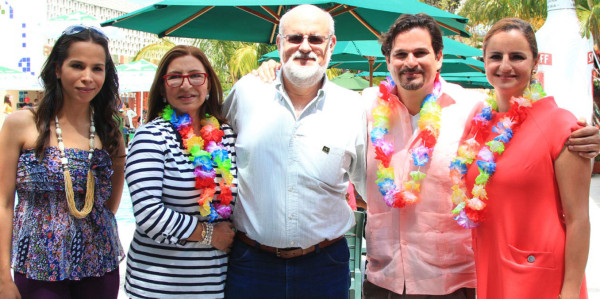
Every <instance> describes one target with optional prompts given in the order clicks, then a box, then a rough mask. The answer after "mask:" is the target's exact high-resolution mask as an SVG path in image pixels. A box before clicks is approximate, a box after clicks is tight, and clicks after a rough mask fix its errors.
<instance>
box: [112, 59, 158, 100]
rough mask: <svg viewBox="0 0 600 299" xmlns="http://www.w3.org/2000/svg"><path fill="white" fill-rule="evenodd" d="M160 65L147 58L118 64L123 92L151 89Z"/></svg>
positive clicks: (120, 87)
mask: <svg viewBox="0 0 600 299" xmlns="http://www.w3.org/2000/svg"><path fill="white" fill-rule="evenodd" d="M157 68H158V67H157V66H156V65H154V64H152V63H150V62H148V61H146V60H143V59H142V60H138V61H133V62H130V63H126V64H121V65H119V66H117V73H118V74H119V90H120V91H121V92H135V91H149V90H150V87H151V86H152V82H153V81H154V75H155V74H156V69H157Z"/></svg>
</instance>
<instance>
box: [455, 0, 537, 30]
mask: <svg viewBox="0 0 600 299" xmlns="http://www.w3.org/2000/svg"><path fill="white" fill-rule="evenodd" d="M546 11H547V10H546V1H545V0H542V1H539V0H467V1H466V2H465V3H464V5H463V7H462V9H461V10H460V11H459V12H458V14H459V15H461V16H463V17H466V18H469V23H470V24H471V25H477V24H482V25H491V24H494V23H496V22H497V21H499V20H501V19H503V18H507V17H517V18H521V19H523V20H527V21H528V22H530V23H531V24H532V25H533V26H534V27H535V28H539V27H541V26H542V24H543V23H544V19H545V18H546Z"/></svg>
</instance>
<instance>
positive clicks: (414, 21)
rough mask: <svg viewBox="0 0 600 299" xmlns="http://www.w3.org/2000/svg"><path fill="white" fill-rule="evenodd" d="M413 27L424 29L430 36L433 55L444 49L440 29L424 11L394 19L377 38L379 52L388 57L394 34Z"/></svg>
mask: <svg viewBox="0 0 600 299" xmlns="http://www.w3.org/2000/svg"><path fill="white" fill-rule="evenodd" d="M413 28H422V29H426V30H427V31H428V32H429V35H430V36H431V47H432V48H433V51H434V52H435V55H438V54H440V53H441V52H442V50H443V49H444V41H443V40H442V31H440V27H439V26H438V24H437V23H436V21H435V19H434V18H432V17H430V16H429V15H427V14H424V13H418V14H414V15H413V14H403V15H401V16H400V17H399V18H398V19H396V22H394V24H393V25H392V26H390V29H389V30H388V31H387V32H386V33H384V34H383V35H382V36H381V38H380V40H379V42H380V43H381V53H383V55H385V57H388V58H389V57H390V54H391V53H390V52H391V51H392V46H393V45H394V39H395V38H396V36H397V35H398V34H400V33H403V32H406V31H409V30H411V29H413Z"/></svg>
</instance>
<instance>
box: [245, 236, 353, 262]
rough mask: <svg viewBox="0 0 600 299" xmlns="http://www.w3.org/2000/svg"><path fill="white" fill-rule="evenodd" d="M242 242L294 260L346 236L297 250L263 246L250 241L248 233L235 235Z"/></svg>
mask: <svg viewBox="0 0 600 299" xmlns="http://www.w3.org/2000/svg"><path fill="white" fill-rule="evenodd" d="M235 236H236V237H237V238H238V239H239V240H240V241H242V242H244V243H246V244H248V245H249V246H251V247H254V248H258V249H260V250H262V251H266V252H269V253H272V254H274V255H275V256H277V257H280V258H283V259H290V258H294V257H298V256H303V255H306V254H309V253H311V252H314V251H315V250H316V249H317V246H318V247H319V248H325V247H327V246H329V245H331V244H333V243H335V242H337V241H339V240H341V239H342V238H343V237H344V236H339V237H337V238H335V239H333V240H325V241H323V242H321V243H319V244H316V245H313V246H310V247H308V248H305V249H302V248H300V247H297V248H276V247H271V246H267V245H262V244H260V243H258V242H256V241H254V240H252V239H250V238H249V237H248V236H247V235H246V233H243V232H240V231H238V232H237V234H236V235H235Z"/></svg>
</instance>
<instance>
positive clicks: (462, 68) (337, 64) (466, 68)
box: [329, 57, 484, 74]
mask: <svg viewBox="0 0 600 299" xmlns="http://www.w3.org/2000/svg"><path fill="white" fill-rule="evenodd" d="M373 66H374V67H373V70H374V72H376V71H387V63H385V60H375V61H374V64H373ZM329 67H334V68H338V69H349V70H358V71H369V63H368V62H367V61H365V60H362V61H331V62H330V63H329ZM441 72H442V74H447V73H463V72H480V73H483V72H484V67H483V62H481V61H479V60H477V59H473V58H469V57H468V58H465V59H460V58H449V59H444V61H443V63H442V70H441Z"/></svg>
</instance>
